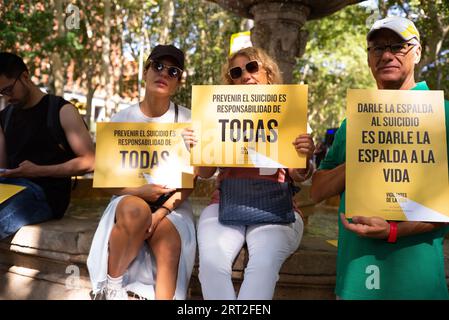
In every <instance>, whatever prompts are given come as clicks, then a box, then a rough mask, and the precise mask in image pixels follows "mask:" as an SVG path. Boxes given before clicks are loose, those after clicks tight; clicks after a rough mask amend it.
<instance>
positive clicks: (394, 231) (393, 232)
mask: <svg viewBox="0 0 449 320" xmlns="http://www.w3.org/2000/svg"><path fill="white" fill-rule="evenodd" d="M388 223H389V224H390V234H389V235H388V240H387V241H388V242H389V243H395V242H396V240H397V237H398V224H397V222H394V221H388Z"/></svg>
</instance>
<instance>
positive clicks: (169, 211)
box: [159, 206, 171, 214]
mask: <svg viewBox="0 0 449 320" xmlns="http://www.w3.org/2000/svg"><path fill="white" fill-rule="evenodd" d="M160 208H164V209H165V210H167V211H168V213H167V214H170V213H171V210H170V209H169V208H167V207H166V206H160V207H159V209H160Z"/></svg>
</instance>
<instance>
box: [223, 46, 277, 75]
mask: <svg viewBox="0 0 449 320" xmlns="http://www.w3.org/2000/svg"><path fill="white" fill-rule="evenodd" d="M238 56H244V57H246V58H248V59H249V60H257V61H258V62H259V63H260V65H261V66H262V68H264V69H265V71H266V72H267V79H268V84H281V83H282V75H281V71H280V70H279V67H278V65H277V63H276V62H275V61H274V59H272V58H271V57H270V56H269V55H268V54H267V53H266V52H265V51H264V50H263V49H261V48H257V47H248V48H244V49H240V50H239V51H237V52H234V53H233V54H232V55H230V56H229V57H228V59H227V61H226V63H225V64H224V65H223V67H222V68H221V79H222V82H223V83H224V84H234V82H233V81H232V79H231V77H230V76H229V66H230V65H231V63H232V61H234V59H235V58H236V57H238Z"/></svg>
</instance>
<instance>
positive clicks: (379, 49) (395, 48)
mask: <svg viewBox="0 0 449 320" xmlns="http://www.w3.org/2000/svg"><path fill="white" fill-rule="evenodd" d="M415 45H416V44H414V43H409V42H400V43H393V44H388V45H384V46H372V47H368V52H370V53H373V54H374V56H375V57H380V56H382V55H383V54H384V52H385V51H386V50H387V49H388V48H390V52H391V53H392V54H394V55H396V54H404V55H405V54H407V53H408V52H409V51H410V50H407V49H408V48H409V47H414V46H415Z"/></svg>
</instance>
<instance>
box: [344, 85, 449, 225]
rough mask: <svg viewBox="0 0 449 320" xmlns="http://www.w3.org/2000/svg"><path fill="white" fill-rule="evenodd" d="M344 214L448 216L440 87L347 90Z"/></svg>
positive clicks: (430, 218)
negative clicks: (422, 89)
mask: <svg viewBox="0 0 449 320" xmlns="http://www.w3.org/2000/svg"><path fill="white" fill-rule="evenodd" d="M346 140H347V141H346V216H347V217H349V218H350V217H353V216H379V217H383V218H385V219H386V220H398V221H449V176H448V162H447V161H448V159H447V141H446V124H445V111H444V96H443V92H442V91H413V90H348V96H347V134H346Z"/></svg>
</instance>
